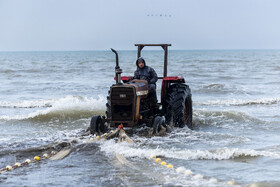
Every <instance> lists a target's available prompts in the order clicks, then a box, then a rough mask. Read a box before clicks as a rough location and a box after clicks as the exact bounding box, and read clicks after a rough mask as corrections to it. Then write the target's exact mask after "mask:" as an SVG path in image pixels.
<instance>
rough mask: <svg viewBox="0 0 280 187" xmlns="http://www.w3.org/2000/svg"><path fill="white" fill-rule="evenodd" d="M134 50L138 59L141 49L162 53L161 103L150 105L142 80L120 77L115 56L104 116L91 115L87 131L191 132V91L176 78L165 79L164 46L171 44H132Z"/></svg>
mask: <svg viewBox="0 0 280 187" xmlns="http://www.w3.org/2000/svg"><path fill="white" fill-rule="evenodd" d="M135 46H137V47H138V58H139V57H140V56H141V51H142V49H143V48H144V47H145V46H160V47H162V48H163V50H164V71H163V77H158V78H159V79H162V84H161V101H160V103H158V104H156V105H152V104H151V103H152V102H151V100H150V98H149V93H148V92H149V89H148V83H147V81H145V80H136V79H133V76H130V77H129V76H121V73H122V69H120V67H119V62H118V53H117V51H115V50H114V49H111V50H112V51H113V52H114V53H115V55H116V67H115V73H116V77H115V80H116V84H113V85H112V86H111V87H110V90H109V91H108V93H109V95H108V97H107V104H106V115H105V116H99V115H97V116H93V117H92V119H91V122H90V127H89V130H90V132H91V133H92V134H102V133H105V132H107V131H108V130H109V129H110V128H116V127H118V126H119V125H122V126H123V127H137V126H140V125H143V124H144V125H146V126H148V127H151V128H153V131H154V133H156V132H158V131H159V130H160V128H161V127H162V126H163V127H167V126H174V127H181V128H182V127H184V126H185V125H187V126H188V127H189V128H191V129H192V127H193V126H192V99H191V90H190V88H189V86H188V85H186V84H185V80H184V78H183V77H180V76H172V77H168V76H167V54H168V46H171V44H135Z"/></svg>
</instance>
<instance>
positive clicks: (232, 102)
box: [195, 98, 280, 106]
mask: <svg viewBox="0 0 280 187" xmlns="http://www.w3.org/2000/svg"><path fill="white" fill-rule="evenodd" d="M279 102H280V98H259V99H249V100H247V99H244V100H242V99H230V100H214V101H205V102H195V104H198V105H209V106H213V105H226V106H247V105H273V104H277V103H279Z"/></svg>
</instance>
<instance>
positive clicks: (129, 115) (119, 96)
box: [111, 87, 136, 121]
mask: <svg viewBox="0 0 280 187" xmlns="http://www.w3.org/2000/svg"><path fill="white" fill-rule="evenodd" d="M135 101H136V98H135V88H134V87H113V88H112V90H111V112H112V121H132V120H133V119H134V113H135V112H134V111H135V110H134V108H135V104H134V103H135Z"/></svg>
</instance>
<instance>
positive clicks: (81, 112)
mask: <svg viewBox="0 0 280 187" xmlns="http://www.w3.org/2000/svg"><path fill="white" fill-rule="evenodd" d="M105 103H106V98H105V97H103V96H100V95H99V96H98V98H97V99H95V98H88V97H80V96H66V97H64V98H59V99H51V100H38V101H22V102H19V103H8V102H6V103H4V102H2V103H1V104H2V106H6V107H24V108H34V106H36V107H40V108H41V107H43V109H40V110H36V111H34V112H31V113H28V114H22V115H14V116H8V115H2V116H0V120H25V119H44V118H47V119H51V118H59V117H63V118H67V117H71V116H89V115H91V114H93V113H101V111H104V110H105ZM46 106H48V107H47V108H45V107H46Z"/></svg>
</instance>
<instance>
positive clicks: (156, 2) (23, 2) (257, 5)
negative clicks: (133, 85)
mask: <svg viewBox="0 0 280 187" xmlns="http://www.w3.org/2000/svg"><path fill="white" fill-rule="evenodd" d="M134 43H171V44H172V46H173V47H172V49H280V0H0V51H40V50H107V49H109V48H110V47H113V48H116V49H135V47H134Z"/></svg>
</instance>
